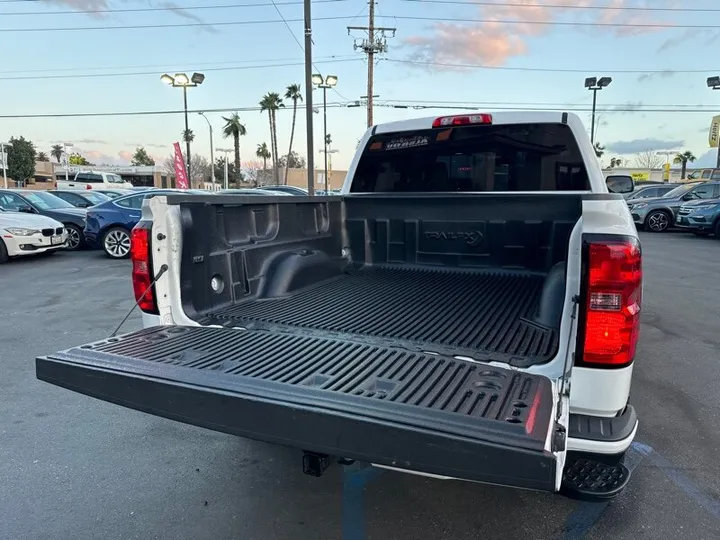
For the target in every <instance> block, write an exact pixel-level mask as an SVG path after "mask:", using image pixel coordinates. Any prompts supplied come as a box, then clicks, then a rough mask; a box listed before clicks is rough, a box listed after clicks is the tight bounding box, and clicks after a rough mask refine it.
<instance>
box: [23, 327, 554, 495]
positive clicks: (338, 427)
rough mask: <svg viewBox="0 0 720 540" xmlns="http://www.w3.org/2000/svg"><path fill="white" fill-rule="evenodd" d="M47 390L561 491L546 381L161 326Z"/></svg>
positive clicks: (44, 360)
mask: <svg viewBox="0 0 720 540" xmlns="http://www.w3.org/2000/svg"><path fill="white" fill-rule="evenodd" d="M36 369H37V377H38V378H39V379H41V380H43V381H47V382H49V383H52V384H55V385H58V386H62V387H65V388H68V389H70V390H74V391H76V392H80V393H83V394H86V395H89V396H93V397H96V398H99V399H102V400H105V401H109V402H112V403H117V404H119V405H123V406H125V407H129V408H132V409H136V410H140V411H145V412H148V413H151V414H155V415H158V416H163V417H166V418H170V419H173V420H179V421H181V422H185V423H188V424H193V425H197V426H202V427H206V428H209V429H213V430H217V431H222V432H226V433H231V434H235V435H240V436H242V437H248V438H251V439H256V440H261V441H267V442H271V443H278V444H282V445H287V446H291V447H296V448H300V449H303V450H307V451H311V452H317V453H323V454H329V455H333V456H339V457H345V458H349V459H356V460H361V461H369V462H372V463H376V464H379V465H385V466H390V467H396V468H400V469H409V470H414V471H419V472H425V473H431V474H436V475H442V476H449V477H455V478H462V479H468V480H477V481H483V482H490V483H494V484H501V485H510V486H517V487H525V488H531V489H540V490H548V491H554V490H555V489H556V467H557V463H556V456H555V455H554V454H553V453H552V452H551V451H550V449H549V440H550V439H551V437H549V430H550V427H551V426H553V425H554V422H553V417H554V412H555V407H554V402H555V399H556V395H555V392H554V390H553V385H552V383H551V382H550V380H549V379H547V378H545V377H542V376H539V375H531V374H528V373H524V372H519V371H513V370H509V369H502V368H497V367H490V366H486V365H482V364H478V363H476V362H470V361H464V360H458V359H454V358H451V357H443V356H437V355H431V354H423V353H419V352H412V351H408V350H405V349H394V348H387V347H379V346H376V345H374V344H372V343H371V342H368V341H365V342H361V341H345V340H339V339H332V338H326V337H314V336H309V335H307V334H305V335H303V334H298V333H292V332H288V333H278V332H273V333H270V332H267V331H263V330H243V329H233V328H212V327H182V326H164V327H154V328H148V329H145V330H141V331H138V332H134V333H131V334H127V335H124V336H120V337H117V338H110V339H106V340H104V341H100V342H97V343H94V344H90V345H83V346H81V347H76V348H73V349H70V350H67V351H62V352H58V353H55V354H52V355H49V356H46V357H41V358H38V359H37V360H36Z"/></svg>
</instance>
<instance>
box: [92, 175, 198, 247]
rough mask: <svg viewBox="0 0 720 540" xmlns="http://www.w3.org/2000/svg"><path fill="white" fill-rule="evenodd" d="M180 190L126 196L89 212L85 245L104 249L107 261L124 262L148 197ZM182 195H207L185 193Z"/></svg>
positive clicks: (153, 190)
mask: <svg viewBox="0 0 720 540" xmlns="http://www.w3.org/2000/svg"><path fill="white" fill-rule="evenodd" d="M178 192H180V190H177V189H149V190H143V191H141V192H136V193H131V194H130V195H123V196H121V197H117V198H115V199H112V200H109V201H106V202H104V203H101V204H98V205H96V206H93V207H92V208H89V209H88V212H87V221H86V223H85V242H86V243H87V245H88V246H89V247H92V248H96V249H97V248H102V249H103V250H104V251H105V253H106V254H107V255H108V257H111V258H113V259H125V258H127V257H128V256H129V255H130V231H132V228H133V227H134V226H135V225H137V223H138V222H139V221H140V216H141V215H142V211H141V209H142V203H143V201H144V200H145V199H147V198H149V197H155V196H156V195H163V194H168V193H178ZM182 192H183V193H202V194H207V193H208V192H206V191H200V190H185V191H182Z"/></svg>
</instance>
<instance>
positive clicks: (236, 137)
mask: <svg viewBox="0 0 720 540" xmlns="http://www.w3.org/2000/svg"><path fill="white" fill-rule="evenodd" d="M222 119H223V120H225V122H226V124H225V127H224V128H223V137H225V138H226V139H227V138H228V137H232V138H233V146H234V149H235V173H236V174H240V137H244V136H245V135H247V129H245V125H244V124H243V123H242V122H240V115H238V113H236V112H234V113H232V114H231V115H230V118H225V117H224V116H223V117H222ZM228 176H229V173H228ZM233 177H235V176H234V175H233ZM240 180H241V178H240V177H239V176H238V177H236V178H235V181H236V182H240Z"/></svg>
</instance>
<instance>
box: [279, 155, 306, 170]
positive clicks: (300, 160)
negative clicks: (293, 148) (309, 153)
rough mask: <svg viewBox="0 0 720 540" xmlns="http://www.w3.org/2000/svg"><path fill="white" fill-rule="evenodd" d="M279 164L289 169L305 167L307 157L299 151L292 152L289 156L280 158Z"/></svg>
mask: <svg viewBox="0 0 720 540" xmlns="http://www.w3.org/2000/svg"><path fill="white" fill-rule="evenodd" d="M279 164H280V166H281V167H285V168H287V169H304V168H305V165H306V164H307V163H306V162H305V158H304V157H303V156H301V155H300V154H298V153H297V152H290V154H288V155H287V156H283V157H281V158H280V163H279Z"/></svg>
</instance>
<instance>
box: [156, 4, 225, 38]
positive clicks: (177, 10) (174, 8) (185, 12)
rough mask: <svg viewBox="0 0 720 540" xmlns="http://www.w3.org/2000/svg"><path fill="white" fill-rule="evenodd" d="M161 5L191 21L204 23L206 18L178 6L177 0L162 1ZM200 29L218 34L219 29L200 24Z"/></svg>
mask: <svg viewBox="0 0 720 540" xmlns="http://www.w3.org/2000/svg"><path fill="white" fill-rule="evenodd" d="M159 5H160V7H163V8H166V9H167V10H168V11H170V12H171V13H174V14H175V15H177V16H178V17H182V18H183V19H188V20H190V21H193V22H196V23H204V22H205V20H204V19H202V18H201V17H198V16H197V15H195V14H194V13H192V12H190V11H188V10H186V9H183V8H182V7H180V6H178V5H177V4H176V3H175V2H160V4H159ZM197 29H198V30H200V31H203V32H208V33H210V34H217V33H218V29H217V28H215V27H213V26H199V27H198V28H197Z"/></svg>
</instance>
